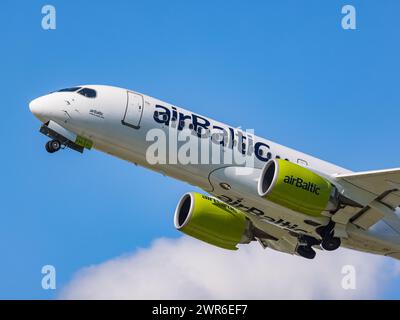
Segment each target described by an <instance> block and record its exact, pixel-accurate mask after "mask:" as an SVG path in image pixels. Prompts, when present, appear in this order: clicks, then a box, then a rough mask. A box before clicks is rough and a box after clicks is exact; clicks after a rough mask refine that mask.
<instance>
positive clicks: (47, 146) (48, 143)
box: [45, 141, 54, 153]
mask: <svg viewBox="0 0 400 320" xmlns="http://www.w3.org/2000/svg"><path fill="white" fill-rule="evenodd" d="M45 147H46V151H47V152H48V153H53V152H54V151H52V149H51V147H50V141H47V142H46V145H45Z"/></svg>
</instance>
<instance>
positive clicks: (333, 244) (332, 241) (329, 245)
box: [321, 236, 342, 251]
mask: <svg viewBox="0 0 400 320" xmlns="http://www.w3.org/2000/svg"><path fill="white" fill-rule="evenodd" d="M341 243H342V241H341V240H340V238H337V237H332V236H328V237H325V238H324V239H322V242H321V246H322V248H323V249H324V250H327V251H333V250H336V249H337V248H339V247H340V245H341Z"/></svg>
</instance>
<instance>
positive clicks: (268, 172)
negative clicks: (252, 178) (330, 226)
mask: <svg viewBox="0 0 400 320" xmlns="http://www.w3.org/2000/svg"><path fill="white" fill-rule="evenodd" d="M258 194H259V195H260V196H261V197H264V198H265V199H267V200H269V201H271V202H274V203H276V204H279V205H281V206H283V207H286V208H289V209H292V210H294V211H297V212H301V213H303V214H306V215H310V216H320V215H321V213H322V212H323V211H326V210H328V211H332V210H335V209H336V208H337V207H338V193H337V189H336V187H335V186H333V185H332V184H331V182H330V181H328V180H327V179H325V178H323V177H321V176H320V175H318V174H316V173H315V172H313V171H311V170H309V169H307V168H304V167H302V166H299V165H297V164H295V163H292V162H289V161H286V160H282V159H274V160H270V161H268V162H267V163H266V164H265V166H264V168H263V170H262V171H261V175H260V179H259V181H258Z"/></svg>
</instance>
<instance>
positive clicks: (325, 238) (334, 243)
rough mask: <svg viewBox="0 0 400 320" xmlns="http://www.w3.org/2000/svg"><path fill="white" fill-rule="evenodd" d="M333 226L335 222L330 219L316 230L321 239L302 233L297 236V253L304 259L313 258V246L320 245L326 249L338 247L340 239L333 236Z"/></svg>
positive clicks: (330, 249)
mask: <svg viewBox="0 0 400 320" xmlns="http://www.w3.org/2000/svg"><path fill="white" fill-rule="evenodd" d="M334 227H335V223H334V222H332V221H330V222H329V223H328V224H327V225H326V226H324V227H322V228H320V229H319V230H317V232H318V233H319V234H320V235H321V238H322V240H318V239H316V238H313V237H310V236H306V235H302V236H301V237H300V238H299V245H298V247H297V249H296V252H297V254H298V255H299V256H301V257H303V258H306V259H314V258H315V255H316V252H315V251H314V249H313V246H317V245H320V246H321V247H322V248H323V249H324V250H327V251H333V250H336V249H338V248H339V247H340V245H341V240H340V238H338V237H335V236H334Z"/></svg>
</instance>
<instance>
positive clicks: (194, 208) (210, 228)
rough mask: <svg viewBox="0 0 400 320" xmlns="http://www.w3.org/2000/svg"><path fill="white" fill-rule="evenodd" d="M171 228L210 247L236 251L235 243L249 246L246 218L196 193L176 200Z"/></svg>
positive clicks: (223, 204)
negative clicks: (173, 227)
mask: <svg viewBox="0 0 400 320" xmlns="http://www.w3.org/2000/svg"><path fill="white" fill-rule="evenodd" d="M174 224H175V227H176V228H177V229H178V230H179V231H182V232H183V233H185V234H187V235H189V236H192V237H194V238H196V239H198V240H202V241H204V242H207V243H209V244H212V245H214V246H217V247H220V248H224V249H229V250H237V249H238V248H237V245H238V244H239V243H249V242H250V241H251V239H250V237H249V236H248V235H247V230H248V227H249V222H248V220H247V219H246V216H245V215H244V214H243V213H242V212H240V211H239V210H236V209H235V208H233V207H230V206H228V205H227V204H225V203H223V202H221V201H219V200H217V199H215V198H211V197H208V196H205V195H202V194H199V193H196V192H189V193H186V194H185V195H184V196H183V197H182V198H181V200H180V201H179V203H178V205H177V207H176V210H175V217H174Z"/></svg>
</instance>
